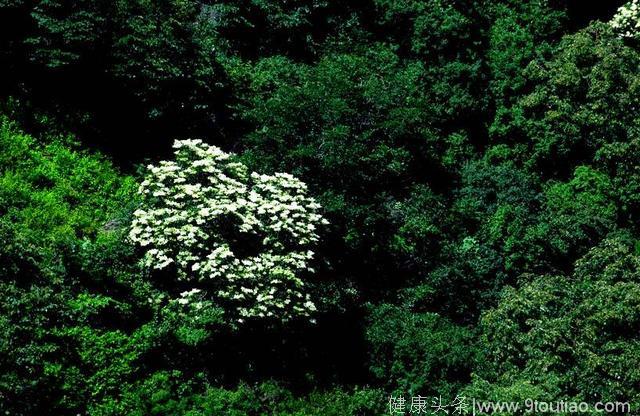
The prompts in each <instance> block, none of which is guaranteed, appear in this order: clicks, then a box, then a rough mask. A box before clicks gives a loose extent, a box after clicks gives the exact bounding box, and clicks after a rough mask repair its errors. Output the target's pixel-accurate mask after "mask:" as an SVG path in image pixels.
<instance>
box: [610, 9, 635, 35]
mask: <svg viewBox="0 0 640 416" xmlns="http://www.w3.org/2000/svg"><path fill="white" fill-rule="evenodd" d="M610 24H611V26H612V27H613V28H614V29H615V30H616V31H617V32H618V33H619V34H620V36H622V37H625V38H633V39H638V38H639V37H640V0H632V1H630V2H629V3H627V4H625V5H624V6H622V7H620V8H619V9H618V11H617V13H616V14H615V15H614V16H613V18H612V19H611V22H610Z"/></svg>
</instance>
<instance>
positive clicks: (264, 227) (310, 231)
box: [129, 140, 326, 323]
mask: <svg viewBox="0 0 640 416" xmlns="http://www.w3.org/2000/svg"><path fill="white" fill-rule="evenodd" d="M174 148H175V161H162V162H160V164H159V165H157V166H153V165H150V166H148V175H147V177H146V178H145V180H144V181H143V182H142V184H141V185H140V189H139V192H140V194H141V196H142V200H143V204H142V207H141V208H140V209H138V210H137V211H135V212H134V220H133V223H132V226H131V230H130V233H129V236H130V238H131V240H133V241H134V242H135V243H137V244H139V245H140V246H142V247H143V248H145V249H146V254H145V257H144V262H145V265H146V266H148V267H150V268H154V269H167V268H170V267H171V268H175V270H176V271H177V276H178V279H179V280H182V281H185V282H189V283H190V284H191V285H192V287H193V288H194V289H195V291H190V292H185V293H187V295H185V294H184V293H183V295H181V296H180V298H176V299H175V300H174V301H175V302H178V303H179V304H182V305H185V307H186V306H187V305H188V304H189V302H190V300H191V298H192V297H193V296H192V295H193V294H194V293H197V294H198V298H199V299H201V298H202V297H203V296H206V297H207V298H209V299H213V300H215V301H216V302H218V303H219V304H220V305H222V306H223V307H224V308H225V311H226V313H227V314H229V315H230V316H231V317H232V319H234V320H235V321H237V322H239V323H241V322H243V321H244V320H245V319H249V318H277V319H282V320H288V319H291V318H294V317H301V316H303V317H308V316H309V315H310V314H311V312H313V311H314V310H315V305H314V303H313V302H312V301H311V300H310V297H309V294H308V293H307V290H306V287H305V283H304V281H303V279H302V278H301V274H303V273H305V272H312V271H313V270H312V269H311V268H310V266H309V264H310V261H311V260H312V258H313V256H314V253H313V252H312V251H311V250H310V248H311V247H312V246H313V244H314V243H316V242H317V241H318V234H317V228H318V226H320V225H321V224H326V220H324V219H323V218H322V216H321V215H320V213H319V211H320V205H319V204H317V203H316V202H315V201H314V199H313V198H311V197H309V196H307V187H306V185H305V184H304V183H303V182H301V181H300V180H298V179H296V178H295V177H293V176H292V175H289V174H286V173H276V174H274V175H260V174H257V173H254V172H252V173H249V172H248V169H247V167H246V166H245V165H243V164H242V163H239V162H237V161H234V159H233V157H232V155H230V154H228V153H225V152H223V151H222V150H220V149H219V148H217V147H214V146H209V145H207V144H205V143H203V142H202V141H200V140H183V141H176V142H175V143H174Z"/></svg>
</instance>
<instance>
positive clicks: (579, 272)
mask: <svg viewBox="0 0 640 416" xmlns="http://www.w3.org/2000/svg"><path fill="white" fill-rule="evenodd" d="M632 244H633V241H629V239H628V237H626V236H617V237H611V238H609V239H607V240H605V241H604V242H603V243H602V244H600V245H598V246H597V247H595V248H593V249H592V250H590V251H589V253H587V254H586V255H585V256H584V257H582V258H581V259H580V260H578V261H577V262H576V264H575V270H574V272H573V275H572V276H570V277H565V276H531V277H529V279H530V282H529V283H526V284H525V285H523V286H522V287H521V288H518V289H514V288H508V289H506V290H505V291H504V294H503V298H502V299H501V302H500V305H499V306H498V307H497V308H495V309H493V310H490V311H488V312H487V313H485V314H484V316H483V318H482V321H481V325H480V331H481V339H482V344H483V345H485V346H486V347H487V348H486V349H483V350H482V353H481V354H480V355H479V358H478V360H479V361H478V362H479V367H478V370H479V371H478V373H477V374H478V378H477V379H476V380H474V382H473V383H472V385H471V387H470V389H471V391H474V392H483V393H484V394H483V396H485V397H488V398H493V399H496V398H498V397H500V399H499V400H504V398H503V397H504V394H505V391H507V390H510V391H511V393H509V394H510V396H509V397H512V398H514V399H517V400H523V399H525V398H527V397H531V398H534V399H538V400H551V401H556V400H575V401H587V402H590V401H598V400H602V401H603V402H606V401H616V400H618V401H629V402H630V403H631V404H632V407H633V406H637V405H638V400H639V397H638V392H637V391H636V390H635V389H634V388H633V387H632V386H633V385H634V384H635V383H637V380H638V377H639V374H638V372H637V371H636V370H635V369H633V368H630V367H629V366H628V363H629V362H631V361H633V360H635V357H637V354H638V345H637V342H635V341H634V340H633V339H632V337H633V335H632V334H633V333H634V331H635V329H636V328H637V325H638V305H639V303H638V302H639V301H640V297H638V295H639V294H640V292H639V291H638V283H639V282H638V262H639V260H640V259H639V258H638V256H637V254H636V253H634V252H633V249H632V247H630V246H631V245H632ZM630 337H631V338H630ZM527 395H532V396H527Z"/></svg>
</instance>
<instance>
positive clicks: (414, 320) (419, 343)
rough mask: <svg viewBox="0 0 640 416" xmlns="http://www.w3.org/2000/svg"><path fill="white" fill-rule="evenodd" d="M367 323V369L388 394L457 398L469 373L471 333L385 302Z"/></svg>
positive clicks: (438, 317) (437, 317) (432, 317)
mask: <svg viewBox="0 0 640 416" xmlns="http://www.w3.org/2000/svg"><path fill="white" fill-rule="evenodd" d="M370 320H371V324H370V325H369V328H368V330H367V340H368V342H369V343H370V345H371V371H372V372H373V374H375V375H376V376H377V377H379V378H380V379H382V380H385V381H386V382H387V386H388V388H389V389H390V390H391V391H398V392H400V394H403V393H406V394H412V395H416V396H417V395H422V396H425V397H431V396H438V395H442V396H444V397H449V398H453V397H454V396H455V392H456V391H457V390H458V389H460V388H461V387H462V385H463V383H464V382H465V381H466V378H467V377H468V376H469V373H470V367H469V364H470V361H471V358H472V356H473V347H472V340H473V338H472V333H471V331H469V330H468V329H467V328H464V327H461V326H457V325H455V324H453V323H451V322H448V321H447V320H446V319H445V318H443V317H441V316H439V315H438V314H435V313H429V312H425V313H420V312H415V311H412V310H410V309H407V308H402V307H398V306H394V305H388V304H383V305H379V306H376V307H375V308H373V310H372V313H371V316H370Z"/></svg>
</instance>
